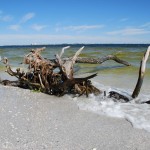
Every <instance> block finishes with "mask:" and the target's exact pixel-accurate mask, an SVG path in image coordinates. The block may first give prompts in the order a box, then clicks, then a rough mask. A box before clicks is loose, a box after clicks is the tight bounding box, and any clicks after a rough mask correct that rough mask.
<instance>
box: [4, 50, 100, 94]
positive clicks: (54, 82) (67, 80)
mask: <svg viewBox="0 0 150 150" xmlns="http://www.w3.org/2000/svg"><path fill="white" fill-rule="evenodd" d="M67 48H69V47H64V48H63V49H62V51H61V53H60V54H57V55H56V56H55V57H56V58H55V60H54V61H51V60H48V59H45V58H43V57H42V56H41V52H42V51H43V50H45V47H43V48H38V49H32V50H31V52H30V53H29V54H27V55H25V57H24V59H23V62H22V63H24V64H27V65H28V70H27V72H24V71H21V69H20V68H18V69H17V70H16V71H13V70H12V69H11V66H10V65H9V62H8V59H7V58H5V57H4V58H3V59H2V60H1V61H2V62H3V63H4V64H5V65H6V72H7V73H8V74H9V75H11V76H15V77H16V78H18V80H17V81H9V80H3V81H1V84H3V85H11V86H18V87H21V88H27V89H32V90H40V91H41V92H44V93H47V94H50V95H56V96H63V95H64V94H66V93H68V94H75V95H76V94H78V95H79V96H80V95H82V94H85V95H86V96H88V95H89V94H91V93H93V94H95V95H98V94H100V93H101V91H100V90H99V89H97V88H96V87H94V86H93V85H92V83H91V81H90V79H91V78H93V77H95V76H96V75H97V74H93V75H90V76H87V77H84V78H74V76H73V73H74V71H73V65H74V64H75V62H76V59H77V57H78V55H79V54H80V53H81V51H82V50H83V48H84V47H82V48H80V49H79V50H78V51H77V52H76V53H75V55H74V56H73V57H72V59H70V60H67V61H64V60H63V59H62V55H63V53H64V50H65V49H67ZM56 68H57V70H58V71H57V72H56V71H55V69H56Z"/></svg>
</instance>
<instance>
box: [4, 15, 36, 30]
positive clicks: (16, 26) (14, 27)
mask: <svg viewBox="0 0 150 150" xmlns="http://www.w3.org/2000/svg"><path fill="white" fill-rule="evenodd" d="M34 16H35V13H27V14H25V15H24V16H23V17H22V18H21V19H20V21H19V22H18V23H16V24H13V25H10V26H9V27H8V28H9V29H10V30H14V31H18V30H19V29H21V26H22V25H23V24H24V23H26V22H27V21H29V20H31V19H32V18H33V17H34ZM5 19H9V17H6V18H5Z"/></svg>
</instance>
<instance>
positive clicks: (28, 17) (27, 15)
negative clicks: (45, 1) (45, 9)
mask: <svg viewBox="0 0 150 150" xmlns="http://www.w3.org/2000/svg"><path fill="white" fill-rule="evenodd" d="M34 16H35V13H27V14H26V15H24V16H23V17H22V19H21V20H20V22H19V23H20V24H22V23H25V22H27V21H28V20H30V19H32V18H33V17H34Z"/></svg>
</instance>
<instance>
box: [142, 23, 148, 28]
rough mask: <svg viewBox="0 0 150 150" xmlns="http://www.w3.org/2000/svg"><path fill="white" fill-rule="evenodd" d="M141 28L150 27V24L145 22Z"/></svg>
mask: <svg viewBox="0 0 150 150" xmlns="http://www.w3.org/2000/svg"><path fill="white" fill-rule="evenodd" d="M141 27H144V28H147V27H150V22H147V23H145V24H143V25H141Z"/></svg>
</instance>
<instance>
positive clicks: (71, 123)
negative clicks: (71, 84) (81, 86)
mask: <svg viewBox="0 0 150 150" xmlns="http://www.w3.org/2000/svg"><path fill="white" fill-rule="evenodd" d="M149 139H150V133H149V132H146V131H144V130H140V129H135V128H133V127H132V126H131V124H130V123H129V122H128V121H126V120H124V119H118V118H111V117H106V116H101V115H97V114H94V113H92V112H87V111H82V110H79V109H78V107H77V105H76V104H75V102H74V101H73V100H72V99H71V98H68V96H64V97H62V98H57V97H54V96H49V95H45V94H42V93H35V92H31V91H29V90H23V89H19V88H14V87H11V88H10V87H3V86H0V149H1V150H30V149H33V150H42V149H46V150H110V149H111V150H149V149H150V142H149Z"/></svg>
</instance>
